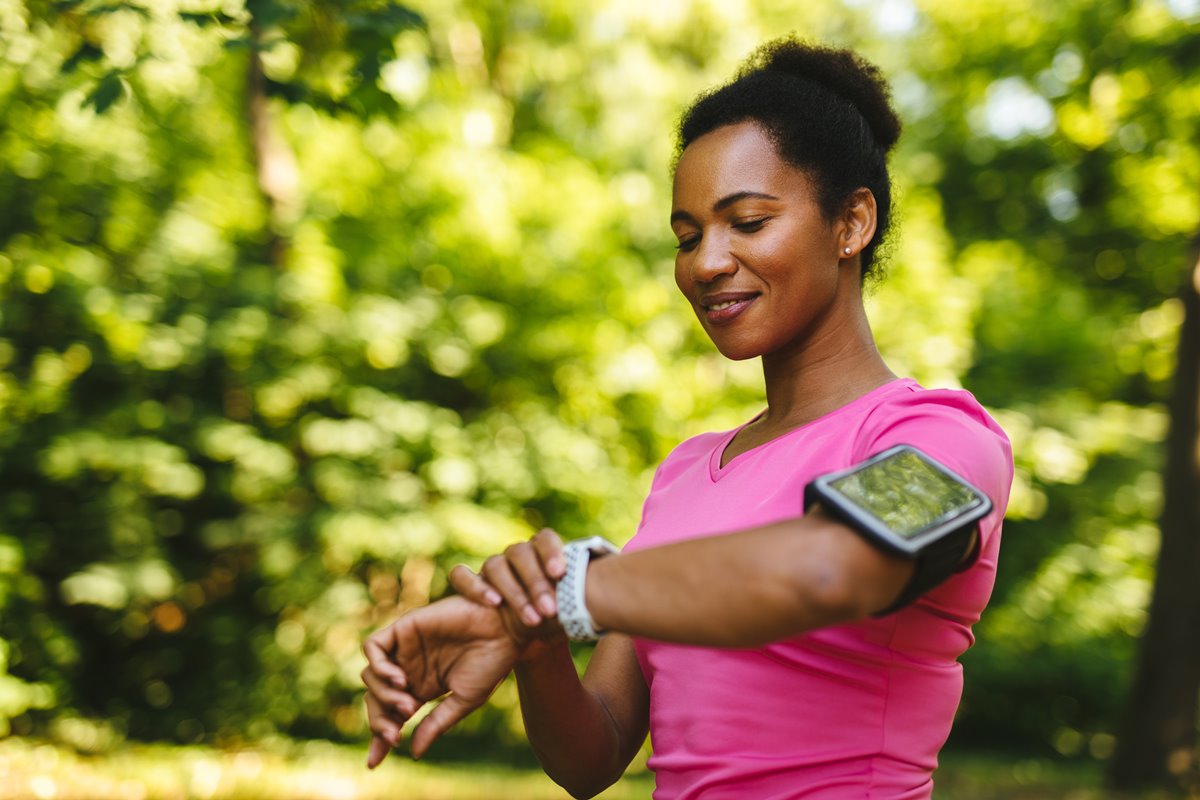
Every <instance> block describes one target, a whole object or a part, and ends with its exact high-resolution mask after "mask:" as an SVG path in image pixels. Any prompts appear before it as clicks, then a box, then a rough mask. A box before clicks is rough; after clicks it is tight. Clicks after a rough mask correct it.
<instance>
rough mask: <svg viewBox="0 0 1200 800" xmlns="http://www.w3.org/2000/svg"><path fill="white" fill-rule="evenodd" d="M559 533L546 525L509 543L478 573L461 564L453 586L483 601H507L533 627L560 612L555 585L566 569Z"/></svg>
mask: <svg viewBox="0 0 1200 800" xmlns="http://www.w3.org/2000/svg"><path fill="white" fill-rule="evenodd" d="M562 550H563V543H562V539H561V538H559V535H558V534H557V533H555V532H554V531H552V530H550V529H549V528H543V529H542V530H540V531H538V532H537V533H536V534H534V536H533V538H532V539H530V540H529V541H527V542H520V543H518V544H514V545H509V546H508V547H507V548H506V549H505V550H504V552H503V553H502V554H500V555H494V556H492V557H490V558H489V559H487V560H486V561H484V562H483V566H482V567H481V568H480V569H479V572H478V573H475V572H472V571H471V569H470V568H469V567H467V566H466V565H464V564H459V565H458V566H457V567H455V568H454V569H452V570H450V575H449V581H450V586H451V587H453V588H454V590H455V591H456V592H458V593H459V594H461V595H462V596H463V597H466V598H467V599H469V600H473V601H475V602H476V603H480V604H481V605H485V606H490V607H492V608H498V607H500V606H501V605H507V606H508V607H509V608H510V609H511V610H512V611H513V613H514V614H516V615H517V618H518V619H520V620H521V622H523V623H524V624H526V625H528V626H529V627H531V628H535V627H537V626H538V625H540V624H541V623H543V622H544V621H546V620H549V619H554V618H555V617H557V616H558V604H557V603H556V602H555V599H554V597H555V592H554V585H555V583H556V582H557V581H558V579H559V578H561V577H562V576H563V573H564V572H565V571H566V561H565V560H564V559H563V555H562Z"/></svg>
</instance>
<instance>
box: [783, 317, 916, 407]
mask: <svg viewBox="0 0 1200 800" xmlns="http://www.w3.org/2000/svg"><path fill="white" fill-rule="evenodd" d="M763 377H764V379H765V383H766V393H767V412H766V414H765V416H764V417H763V422H765V423H767V425H768V426H769V427H770V428H772V429H776V428H778V429H784V428H787V429H791V428H795V427H798V426H800V425H803V424H805V423H807V422H811V421H812V420H814V419H817V418H818V417H821V416H823V415H825V414H828V413H829V412H830V411H833V410H835V409H837V408H840V407H842V406H844V405H845V404H846V403H849V402H850V401H852V400H854V399H856V398H858V397H861V396H863V395H864V394H866V393H867V392H869V391H871V390H872V389H875V388H877V387H879V386H882V385H883V384H885V383H887V382H888V381H891V380H894V379H895V378H896V375H895V374H894V373H893V372H892V371H891V370H890V369H888V366H887V364H886V363H884V360H883V357H882V356H881V355H880V354H879V350H878V348H877V347H876V346H875V338H874V336H872V335H871V326H870V324H869V323H868V322H867V315H866V311H865V310H864V309H863V307H862V302H861V300H860V301H858V302H856V303H854V304H851V311H850V312H849V313H846V314H842V315H835V316H834V318H832V319H830V320H828V321H827V322H826V323H825V324H823V325H821V326H820V330H819V331H817V332H815V333H814V334H813V335H812V336H810V337H807V339H806V341H805V342H804V343H802V344H799V345H797V346H794V347H791V348H788V349H786V350H783V351H779V352H776V353H769V354H767V355H764V356H763Z"/></svg>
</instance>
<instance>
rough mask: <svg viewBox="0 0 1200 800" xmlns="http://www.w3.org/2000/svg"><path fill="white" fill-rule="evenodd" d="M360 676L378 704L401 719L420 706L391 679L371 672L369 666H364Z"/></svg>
mask: <svg viewBox="0 0 1200 800" xmlns="http://www.w3.org/2000/svg"><path fill="white" fill-rule="evenodd" d="M360 677H361V678H362V682H363V683H364V684H366V687H367V691H368V692H369V693H370V695H371V696H372V697H374V698H375V699H376V700H377V701H378V702H379V704H380V705H382V706H383V707H384V708H386V709H388V710H390V711H392V712H394V713H395V714H397V715H399V716H400V717H401V718H403V719H408V718H409V717H411V716H412V715H413V714H415V713H417V709H418V708H420V707H421V704H420V702H419V701H418V700H417V698H415V697H413V696H412V695H411V694H409V693H408V692H404V691H401V690H399V689H397V688H396V687H395V685H394V684H393V683H392V682H391V681H389V680H388V679H386V678H384V677H383V676H381V675H377V674H375V673H374V672H372V671H371V668H370V667H367V668H365V669H364V670H363V671H362V673H361V675H360Z"/></svg>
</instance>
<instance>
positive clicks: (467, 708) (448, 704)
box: [412, 694, 479, 759]
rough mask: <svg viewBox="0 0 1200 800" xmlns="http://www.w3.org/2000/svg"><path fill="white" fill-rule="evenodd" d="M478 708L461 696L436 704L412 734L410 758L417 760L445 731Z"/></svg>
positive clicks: (449, 696)
mask: <svg viewBox="0 0 1200 800" xmlns="http://www.w3.org/2000/svg"><path fill="white" fill-rule="evenodd" d="M478 707H479V706H478V705H477V704H476V705H472V704H471V703H468V702H466V701H465V700H463V699H462V697H461V696H459V695H456V694H450V695H448V696H447V697H446V699H445V700H443V701H442V702H440V703H438V704H437V706H436V707H434V709H433V711H430V712H429V716H427V717H425V719H423V720H421V724H419V725H417V728H416V730H414V731H413V734H412V757H413V758H414V759H419V758H421V756H423V755H425V753H426V752H427V751H428V750H429V747H430V745H432V744H433V743H434V741H435V740H436V739H437V738H438V737H439V736H441V735H442V734H443V733H445V732H446V731H448V730H450V729H451V728H453V727H454V726H455V725H457V724H458V722H459V720H461V719H462V718H463V717H465V716H466V715H467V714H470V713H471V712H472V711H474V710H475V709H476V708H478Z"/></svg>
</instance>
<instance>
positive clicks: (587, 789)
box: [551, 776, 616, 800]
mask: <svg viewBox="0 0 1200 800" xmlns="http://www.w3.org/2000/svg"><path fill="white" fill-rule="evenodd" d="M551 777H553V776H551ZM554 782H555V783H557V784H558V785H559V786H561V787H562V788H564V789H566V791H567V794H569V795H571V797H574V798H575V800H588V798H590V797H595V796H596V795H598V794H600V793H601V792H603V791H604V790H605V789H607V788H608V787H610V786H612V785H613V784H614V783H616V779H611V780H610V779H602V780H594V779H593V780H580V779H578V778H577V779H575V780H559V779H557V778H554Z"/></svg>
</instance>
